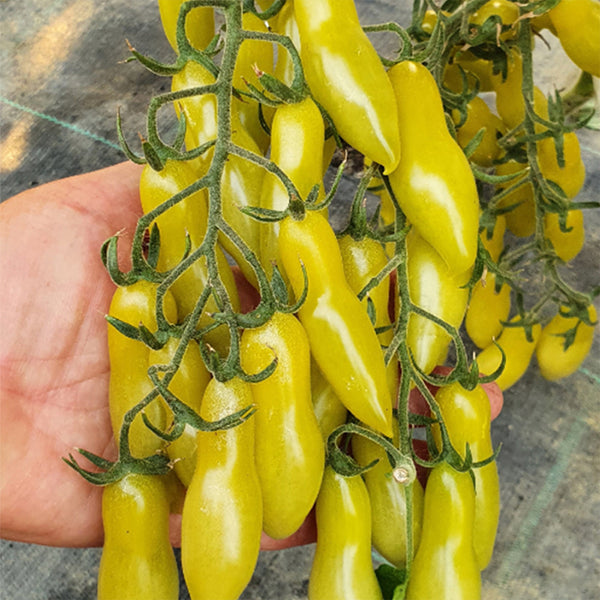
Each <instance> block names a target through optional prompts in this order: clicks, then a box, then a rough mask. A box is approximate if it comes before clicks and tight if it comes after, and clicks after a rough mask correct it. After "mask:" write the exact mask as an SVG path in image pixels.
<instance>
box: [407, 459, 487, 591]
mask: <svg viewBox="0 0 600 600" xmlns="http://www.w3.org/2000/svg"><path fill="white" fill-rule="evenodd" d="M474 518H475V489H474V487H473V483H472V482H471V478H470V477H469V474H468V473H459V472H458V471H455V470H454V469H452V467H450V466H449V465H448V464H447V463H441V464H440V465H438V466H436V467H434V468H433V469H432V471H431V473H430V474H429V478H428V479H427V485H426V487H425V499H424V505H423V528H422V530H421V542H420V544H419V548H418V549H417V553H416V555H415V559H414V561H413V564H412V570H411V576H410V579H409V581H408V588H407V591H406V600H433V598H435V600H478V599H479V598H481V575H480V573H479V566H478V564H477V559H476V557H475V551H474V549H473V527H474Z"/></svg>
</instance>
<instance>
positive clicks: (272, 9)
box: [244, 0, 286, 21]
mask: <svg viewBox="0 0 600 600" xmlns="http://www.w3.org/2000/svg"><path fill="white" fill-rule="evenodd" d="M285 2H286V0H273V2H272V3H271V5H270V6H269V8H267V9H266V10H264V11H262V12H260V11H258V10H256V7H255V6H254V0H244V12H251V13H252V14H254V15H256V16H257V17H258V18H259V19H262V20H263V21H268V20H269V19H271V18H272V17H274V16H275V15H276V14H277V13H278V12H279V11H280V10H281V8H282V7H283V5H284V4H285Z"/></svg>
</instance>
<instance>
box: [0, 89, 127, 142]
mask: <svg viewBox="0 0 600 600" xmlns="http://www.w3.org/2000/svg"><path fill="white" fill-rule="evenodd" d="M0 102H3V103H4V104H7V105H8V106H12V107H13V108H17V109H19V110H21V111H23V112H26V113H28V114H30V115H33V116H34V117H40V119H44V120H46V121H50V123H54V125H59V126H61V127H64V128H65V129H69V130H70V131H74V132H75V133H79V134H81V135H83V136H85V137H88V138H91V139H92V140H94V141H95V142H100V143H102V144H105V145H106V146H109V147H110V148H114V149H115V150H121V147H120V146H119V145H118V144H115V143H114V142H111V141H110V140H107V139H106V138H103V137H101V136H99V135H96V134H95V133H92V132H91V131H87V130H85V129H82V128H81V127H77V125H73V124H72V123H67V122H66V121H61V120H60V119H57V118H56V117H52V116H51V115H47V114H45V113H42V112H39V111H37V110H35V109H33V108H29V107H28V106H24V105H23V104H19V103H18V102H15V101H14V100H9V99H8V98H5V97H4V96H0Z"/></svg>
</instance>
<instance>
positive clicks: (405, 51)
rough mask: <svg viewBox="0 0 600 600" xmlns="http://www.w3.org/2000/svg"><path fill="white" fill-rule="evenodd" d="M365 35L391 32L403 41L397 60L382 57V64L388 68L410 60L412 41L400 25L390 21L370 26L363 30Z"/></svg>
mask: <svg viewBox="0 0 600 600" xmlns="http://www.w3.org/2000/svg"><path fill="white" fill-rule="evenodd" d="M362 29H363V31H364V32H365V33H378V32H381V31H389V32H391V33H395V34H396V35H397V36H398V37H399V38H400V40H401V42H402V46H401V48H400V50H398V52H397V55H398V56H397V58H396V60H389V59H388V58H385V57H384V56H380V57H379V58H380V60H381V62H382V63H383V64H384V66H386V67H393V66H394V65H395V64H396V63H398V62H402V61H403V60H409V59H410V58H411V56H412V41H411V39H410V36H409V35H408V33H407V32H406V31H405V30H404V29H402V27H400V25H398V23H394V22H393V21H390V22H388V23H380V24H379V25H368V26H367V27H363V28H362Z"/></svg>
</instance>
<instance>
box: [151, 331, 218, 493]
mask: <svg viewBox="0 0 600 600" xmlns="http://www.w3.org/2000/svg"><path fill="white" fill-rule="evenodd" d="M178 342H179V340H176V339H175V338H171V339H170V340H169V341H168V342H167V343H166V344H165V345H164V346H163V347H162V348H161V349H160V350H150V354H149V357H148V366H151V365H168V364H169V363H170V362H171V360H172V359H173V355H174V354H175V351H176V350H177V345H178ZM209 380H210V373H209V372H208V371H207V369H206V366H205V365H204V362H203V361H202V356H201V354H200V349H199V348H198V344H197V342H195V341H194V340H190V342H189V344H188V346H187V348H186V349H185V352H184V354H183V358H182V359H181V363H180V365H179V368H178V369H177V372H176V373H175V375H174V376H173V379H171V381H170V382H169V385H168V389H169V391H170V392H171V393H172V394H174V395H175V396H177V398H178V399H179V400H181V401H182V402H183V403H185V404H187V405H188V406H189V407H190V408H192V409H194V410H195V411H196V412H200V403H201V402H202V396H203V394H204V390H205V389H206V386H207V385H208V382H209ZM196 434H197V431H196V429H194V428H193V427H192V426H191V425H186V426H185V429H184V431H183V433H182V434H181V436H180V437H178V438H177V439H176V440H174V441H172V442H170V443H169V444H168V445H167V453H168V455H169V458H170V459H171V460H172V461H173V463H174V466H173V469H174V470H175V473H176V474H177V477H179V480H180V481H181V483H183V485H184V486H185V487H188V486H189V485H190V482H191V480H192V475H193V473H194V469H195V468H196V447H197V442H196V437H197V436H196Z"/></svg>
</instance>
